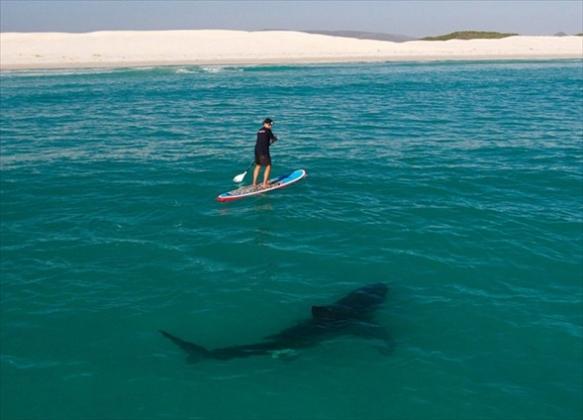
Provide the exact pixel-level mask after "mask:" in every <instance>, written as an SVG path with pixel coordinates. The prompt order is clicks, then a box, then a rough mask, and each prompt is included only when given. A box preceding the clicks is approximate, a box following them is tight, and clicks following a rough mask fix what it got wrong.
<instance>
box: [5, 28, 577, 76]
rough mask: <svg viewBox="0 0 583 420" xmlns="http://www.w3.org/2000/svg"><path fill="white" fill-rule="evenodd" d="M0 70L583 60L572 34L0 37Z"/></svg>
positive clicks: (196, 32) (139, 33)
mask: <svg viewBox="0 0 583 420" xmlns="http://www.w3.org/2000/svg"><path fill="white" fill-rule="evenodd" d="M0 46H1V48H0V70H15V69H40V68H46V69H51V68H84V67H133V66H150V65H184V64H191V65H198V64H200V65H212V64H218V65H220V64H275V63H282V64H285V63H317V62H331V63H333V62H347V61H390V60H398V61H402V60H467V59H470V60H475V59H488V60H492V59H554V58H583V38H582V37H577V36H565V37H554V36H513V37H509V38H503V39H479V40H450V41H409V42H402V43H395V42H387V41H374V40H362V39H355V38H344V37H336V36H328V35H316V34H307V33H302V32H292V31H259V32H246V31H230V30H192V31H108V32H91V33H81V34H72V33H1V34H0Z"/></svg>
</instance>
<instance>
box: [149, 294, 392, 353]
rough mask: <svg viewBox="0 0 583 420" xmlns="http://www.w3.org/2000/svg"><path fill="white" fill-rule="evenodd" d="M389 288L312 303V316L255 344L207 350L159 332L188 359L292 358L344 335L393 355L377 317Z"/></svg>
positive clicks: (388, 339) (165, 332) (390, 340)
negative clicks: (370, 342) (320, 303)
mask: <svg viewBox="0 0 583 420" xmlns="http://www.w3.org/2000/svg"><path fill="white" fill-rule="evenodd" d="M387 292H388V287H387V285H386V284H384V283H374V284H369V285H366V286H364V287H360V288H358V289H356V290H353V291H351V292H350V293H348V294H347V295H345V296H344V297H342V298H340V299H339V300H338V301H336V302H334V303H332V304H329V305H322V306H312V308H311V312H312V313H311V317H309V318H308V319H305V320H302V321H299V322H298V323H297V324H295V325H293V326H291V327H288V328H285V329H283V330H282V331H280V332H278V333H276V334H273V335H269V336H267V337H265V338H263V340H262V341H260V342H257V343H252V344H243V345H235V346H229V347H221V348H215V349H207V348H205V347H203V346H201V345H199V344H196V343H192V342H190V341H186V340H184V339H182V338H180V337H177V336H175V335H173V334H171V333H169V332H167V331H164V330H159V332H160V333H161V334H162V335H163V336H164V337H166V338H167V339H169V340H170V341H172V342H173V343H174V344H176V345H177V346H178V347H179V348H181V349H182V350H183V351H184V352H185V353H186V354H187V360H188V362H191V363H194V362H198V361H201V360H204V359H215V360H231V359H236V358H245V357H252V356H271V357H273V358H282V359H286V358H289V359H292V358H295V357H296V356H297V352H298V351H299V350H303V349H307V348H310V347H314V346H317V345H318V344H320V343H322V342H324V341H330V340H333V339H334V338H337V337H341V336H356V337H362V338H365V339H369V340H374V341H375V342H376V343H377V344H376V347H377V348H378V350H379V351H380V352H381V353H382V354H390V353H391V352H392V350H393V347H394V343H393V339H392V338H391V335H390V334H389V332H388V331H387V330H386V329H385V328H384V327H382V326H381V325H380V324H378V323H377V322H376V321H375V320H374V315H375V312H376V311H377V309H378V308H379V307H380V306H381V305H382V304H383V303H384V301H385V299H386V295H387Z"/></svg>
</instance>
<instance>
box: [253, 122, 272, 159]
mask: <svg viewBox="0 0 583 420" xmlns="http://www.w3.org/2000/svg"><path fill="white" fill-rule="evenodd" d="M276 140H277V137H275V136H274V135H273V133H272V132H271V129H270V128H265V127H261V128H260V129H259V131H258V132H257V143H255V163H256V164H257V165H263V166H265V165H271V156H270V155H269V146H271V145H272V144H273V142H274V141H276Z"/></svg>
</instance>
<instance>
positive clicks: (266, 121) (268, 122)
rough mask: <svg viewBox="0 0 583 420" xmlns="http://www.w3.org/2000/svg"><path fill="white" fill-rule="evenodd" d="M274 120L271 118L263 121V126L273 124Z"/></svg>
mask: <svg viewBox="0 0 583 420" xmlns="http://www.w3.org/2000/svg"><path fill="white" fill-rule="evenodd" d="M272 122H273V120H272V119H271V118H266V119H264V120H263V124H271V123H272Z"/></svg>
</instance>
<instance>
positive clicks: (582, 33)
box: [575, 32, 583, 36]
mask: <svg viewBox="0 0 583 420" xmlns="http://www.w3.org/2000/svg"><path fill="white" fill-rule="evenodd" d="M575 36H583V32H581V33H580V34H577V35H575Z"/></svg>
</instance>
